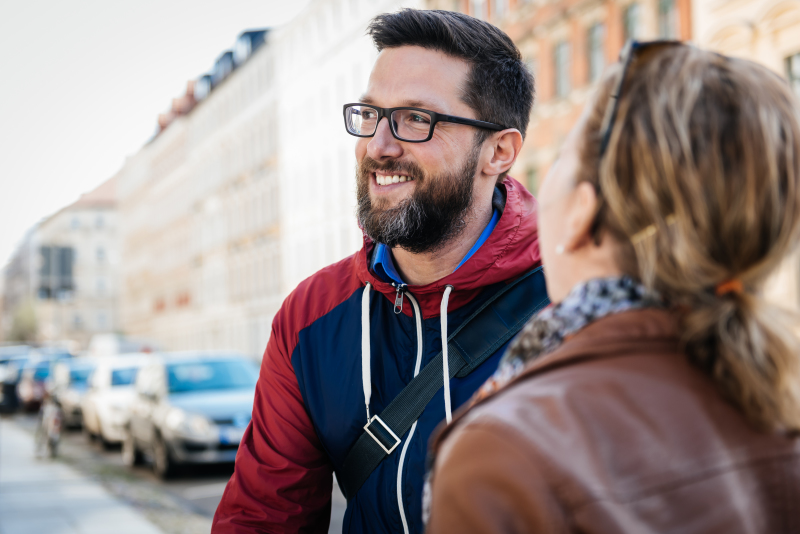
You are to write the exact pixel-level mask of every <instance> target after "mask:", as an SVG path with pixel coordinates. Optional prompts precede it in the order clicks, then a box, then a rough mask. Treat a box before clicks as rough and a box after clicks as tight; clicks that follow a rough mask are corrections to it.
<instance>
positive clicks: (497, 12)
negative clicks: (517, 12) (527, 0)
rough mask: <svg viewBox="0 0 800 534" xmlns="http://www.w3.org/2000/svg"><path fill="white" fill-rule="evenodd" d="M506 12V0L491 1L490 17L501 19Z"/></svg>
mask: <svg viewBox="0 0 800 534" xmlns="http://www.w3.org/2000/svg"><path fill="white" fill-rule="evenodd" d="M507 12H508V0H494V1H493V2H492V17H494V18H495V19H502V18H503V17H505V16H506V13H507Z"/></svg>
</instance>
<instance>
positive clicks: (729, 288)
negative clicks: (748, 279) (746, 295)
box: [715, 278, 744, 297]
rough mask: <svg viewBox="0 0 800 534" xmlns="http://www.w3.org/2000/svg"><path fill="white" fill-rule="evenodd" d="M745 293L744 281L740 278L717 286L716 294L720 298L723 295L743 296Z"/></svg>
mask: <svg viewBox="0 0 800 534" xmlns="http://www.w3.org/2000/svg"><path fill="white" fill-rule="evenodd" d="M743 291H744V286H743V285H742V281H741V280H739V279H738V278H731V279H730V280H725V281H724V282H722V283H721V284H719V285H717V287H716V290H715V293H716V294H717V296H718V297H721V296H723V295H727V294H728V293H736V294H737V295H741V293H742V292H743Z"/></svg>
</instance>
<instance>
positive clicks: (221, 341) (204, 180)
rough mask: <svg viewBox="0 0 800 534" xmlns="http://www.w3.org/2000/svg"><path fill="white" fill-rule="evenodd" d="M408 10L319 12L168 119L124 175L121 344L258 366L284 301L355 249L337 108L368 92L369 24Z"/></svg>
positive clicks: (242, 57)
mask: <svg viewBox="0 0 800 534" xmlns="http://www.w3.org/2000/svg"><path fill="white" fill-rule="evenodd" d="M401 5H403V6H405V5H415V4H413V3H412V4H409V2H400V1H398V0H384V1H373V0H314V1H312V2H311V3H310V4H309V5H308V7H307V8H306V9H305V10H304V11H303V12H302V13H301V14H300V15H299V16H298V17H297V18H296V19H295V20H294V21H292V22H291V23H289V24H288V25H286V26H285V27H283V28H280V29H279V30H276V31H270V32H267V33H265V34H264V35H263V42H262V43H256V44H252V43H251V44H249V45H248V44H247V43H244V44H243V42H242V39H241V37H240V39H239V40H237V43H236V46H235V47H234V48H233V50H231V51H226V52H224V53H223V54H222V55H220V57H219V58H218V59H217V62H216V63H215V66H214V69H213V70H212V71H211V72H210V73H208V74H206V75H203V76H201V77H200V78H199V79H198V80H197V81H196V82H195V83H194V84H193V85H192V86H191V87H190V88H189V91H187V95H186V96H184V97H181V98H180V99H177V100H176V101H174V102H173V106H172V109H171V110H170V112H169V113H167V114H164V115H162V116H161V117H159V129H160V132H159V134H158V135H157V136H156V137H155V138H154V139H152V140H151V141H150V142H149V143H148V144H147V145H146V146H145V147H143V148H142V149H141V150H140V151H139V152H138V153H137V154H135V155H134V156H132V157H131V158H129V159H128V161H127V162H126V164H125V165H124V167H123V169H122V170H121V171H120V173H119V174H120V217H121V219H122V223H121V227H122V247H123V255H124V258H125V261H124V262H123V267H122V277H123V281H122V309H121V313H122V323H123V330H124V332H125V334H126V335H131V336H135V337H142V338H147V339H151V340H153V341H154V342H156V343H157V344H158V345H159V346H161V347H163V348H165V349H172V350H179V349H185V350H188V349H215V350H237V351H241V352H244V353H247V354H251V355H258V356H260V355H261V353H262V352H263V350H264V348H265V347H266V344H267V340H268V339H269V334H270V329H271V324H272V318H273V317H274V315H275V313H276V312H277V310H278V308H279V307H280V305H281V303H282V302H283V299H284V298H285V297H286V295H287V294H288V293H289V291H291V290H292V289H293V288H294V287H295V286H296V285H297V284H298V283H299V282H300V281H302V280H303V279H304V278H306V277H307V276H309V275H310V274H312V273H313V272H315V271H317V270H318V269H320V268H322V267H324V266H325V265H328V264H330V263H333V262H334V261H337V260H339V259H341V258H344V257H345V256H347V255H349V254H351V253H353V252H355V251H356V250H358V248H359V247H360V246H361V234H360V231H359V230H358V227H357V225H356V221H355V157H354V152H353V150H354V138H352V137H350V136H348V135H347V134H346V132H345V131H344V129H343V127H342V126H343V123H342V120H343V119H342V115H341V109H342V105H343V104H345V103H347V102H350V101H353V100H357V99H358V97H359V95H360V94H361V92H363V91H364V89H365V88H366V80H367V77H368V75H369V72H370V69H371V67H372V63H373V61H374V58H375V51H374V47H373V46H372V43H371V42H370V41H369V39H368V38H366V36H365V35H364V33H365V30H366V25H367V23H368V21H369V20H370V19H371V18H372V17H373V16H375V15H376V14H378V13H381V12H385V11H391V10H394V9H397V8H398V7H400V6H401ZM248 33H249V34H252V33H253V32H246V34H243V36H244V35H247V34H248Z"/></svg>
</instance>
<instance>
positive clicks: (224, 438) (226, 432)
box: [219, 426, 244, 445]
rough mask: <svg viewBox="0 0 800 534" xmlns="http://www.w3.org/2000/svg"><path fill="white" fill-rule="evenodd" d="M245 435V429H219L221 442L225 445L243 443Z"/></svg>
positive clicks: (230, 427) (229, 427)
mask: <svg viewBox="0 0 800 534" xmlns="http://www.w3.org/2000/svg"><path fill="white" fill-rule="evenodd" d="M243 434H244V429H243V428H235V427H232V426H228V427H223V428H220V429H219V442H220V443H222V444H224V445H230V444H233V443H239V442H240V441H242V435H243Z"/></svg>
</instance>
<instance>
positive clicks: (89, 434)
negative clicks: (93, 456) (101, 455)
mask: <svg viewBox="0 0 800 534" xmlns="http://www.w3.org/2000/svg"><path fill="white" fill-rule="evenodd" d="M83 435H84V436H86V439H87V440H88V441H89V443H94V441H95V439H97V434H95V433H94V432H92V430H91V429H90V428H89V425H83Z"/></svg>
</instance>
